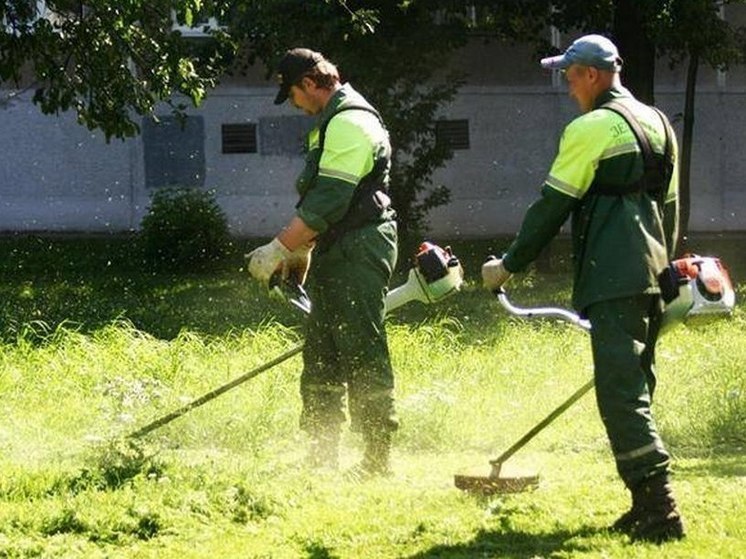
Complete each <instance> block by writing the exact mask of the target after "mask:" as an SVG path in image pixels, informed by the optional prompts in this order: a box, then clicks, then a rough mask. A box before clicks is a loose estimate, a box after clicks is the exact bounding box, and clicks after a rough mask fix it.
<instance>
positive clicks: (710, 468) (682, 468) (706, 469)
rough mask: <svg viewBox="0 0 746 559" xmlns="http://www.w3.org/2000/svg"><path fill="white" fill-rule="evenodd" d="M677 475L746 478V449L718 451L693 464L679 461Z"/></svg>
mask: <svg viewBox="0 0 746 559" xmlns="http://www.w3.org/2000/svg"><path fill="white" fill-rule="evenodd" d="M676 474H677V475H681V476H685V477H746V448H744V447H740V448H731V449H728V450H718V452H717V453H715V454H708V455H707V456H702V457H701V460H696V461H693V462H687V461H679V462H677V463H676Z"/></svg>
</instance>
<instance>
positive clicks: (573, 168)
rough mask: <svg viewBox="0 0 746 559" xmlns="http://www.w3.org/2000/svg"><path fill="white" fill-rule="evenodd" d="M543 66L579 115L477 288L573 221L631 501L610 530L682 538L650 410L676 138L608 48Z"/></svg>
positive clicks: (583, 41) (580, 44) (670, 237)
mask: <svg viewBox="0 0 746 559" xmlns="http://www.w3.org/2000/svg"><path fill="white" fill-rule="evenodd" d="M541 64H542V66H543V67H544V68H551V69H560V70H561V71H562V72H563V73H564V74H565V77H566V79H567V82H568V85H569V93H570V96H571V97H573V98H574V99H575V101H576V102H577V104H578V106H579V107H580V110H581V112H582V115H581V116H579V117H577V118H576V119H575V120H573V121H572V122H570V124H568V125H567V127H566V128H565V130H564V133H563V135H562V138H561V140H560V144H559V151H558V154H557V156H556V158H555V160H554V163H553V164H552V167H551V170H550V171H549V175H548V177H547V179H546V181H545V183H544V185H543V187H542V189H541V197H540V198H539V199H538V200H537V201H536V202H534V203H533V204H532V205H531V206H530V207H529V209H528V210H527V213H526V215H525V216H524V220H523V223H522V225H521V228H520V231H519V233H518V235H517V236H516V238H515V239H514V240H513V242H512V244H511V245H510V246H509V248H508V250H507V252H506V253H505V254H504V255H503V257H502V258H500V259H495V258H492V259H490V260H488V261H487V262H485V264H484V265H483V267H482V277H483V283H484V286H485V287H486V288H487V289H489V290H495V289H497V288H499V287H500V286H501V285H502V284H503V283H504V282H505V281H506V280H507V279H508V278H509V277H510V276H511V274H512V273H515V272H520V271H522V270H523V269H525V268H526V266H527V265H528V264H529V263H530V262H532V261H533V260H534V259H535V258H536V257H537V256H538V254H539V253H540V251H541V250H542V249H543V248H544V247H545V246H546V245H547V244H548V243H549V242H550V240H551V239H552V238H553V237H554V236H555V235H556V234H557V233H558V231H559V229H560V227H561V226H562V225H563V223H564V222H565V221H566V220H567V218H568V217H569V218H571V227H572V243H573V260H574V278H573V279H574V284H573V306H574V307H575V308H576V309H577V310H578V311H579V312H580V313H581V314H582V315H584V316H585V317H587V318H588V319H589V321H590V323H591V346H592V354H593V362H594V378H595V388H596V399H597V403H598V408H599V411H600V415H601V419H602V420H603V423H604V426H605V428H606V431H607V434H608V438H609V441H610V443H611V448H612V451H613V453H614V459H615V461H616V466H617V471H618V472H619V475H620V476H621V478H622V480H623V481H624V483H625V485H626V486H627V488H628V489H629V490H630V492H631V497H632V507H631V509H630V510H629V511H628V512H626V513H625V514H623V515H622V516H621V517H620V518H619V519H618V520H617V521H616V522H615V523H614V524H613V525H612V529H613V530H614V531H621V532H625V533H627V534H629V535H630V536H631V537H632V538H633V539H641V540H650V541H656V542H661V541H664V540H669V539H679V538H681V537H683V535H684V529H683V525H682V521H681V516H680V514H679V511H678V508H677V505H676V502H675V500H674V497H673V495H672V492H671V486H670V483H669V466H670V457H669V454H668V452H667V451H666V449H665V447H664V445H663V442H662V441H661V438H660V436H659V434H658V431H657V429H656V425H655V421H654V419H653V416H652V413H651V409H650V404H651V399H652V396H653V391H654V388H655V374H654V353H655V345H656V341H657V338H658V331H659V326H660V320H661V314H662V302H661V297H660V289H659V287H658V282H657V275H658V274H659V273H660V272H661V271H662V270H663V269H664V268H665V267H666V266H667V264H668V262H669V260H670V259H671V258H672V256H673V255H674V251H675V243H676V236H677V229H678V201H677V192H678V179H677V166H676V157H677V147H676V141H675V135H674V133H673V131H672V129H671V127H670V123H669V122H668V119H667V118H666V117H665V116H664V115H663V114H662V113H660V112H658V111H657V110H655V109H654V108H652V107H649V106H647V105H645V104H643V103H641V102H639V101H637V100H636V99H635V98H634V97H633V96H632V94H631V93H630V92H629V91H628V90H627V89H625V88H624V87H622V84H621V79H620V77H619V71H620V69H621V64H622V60H621V58H620V57H619V54H618V51H617V48H616V47H615V45H614V44H613V43H612V42H611V41H610V40H609V39H607V38H605V37H602V36H600V35H586V36H584V37H581V38H579V39H577V40H576V41H575V42H573V43H572V45H571V46H570V47H569V48H568V49H567V50H566V51H565V52H564V53H563V54H561V55H559V56H555V57H550V58H545V59H543V60H542V61H541ZM615 104H616V110H615V109H614V105H615ZM619 105H621V107H619ZM617 110H620V111H621V112H617ZM631 121H636V123H637V127H638V131H640V132H642V136H643V137H641V138H640V141H638V139H637V138H636V134H635V131H634V129H633V125H634V124H635V123H634V122H631ZM641 142H647V143H648V147H649V148H650V149H649V150H648V157H647V158H646V157H645V150H644V149H643V145H642V143H641ZM651 156H652V157H651ZM646 160H647V161H648V162H649V163H647V164H646ZM645 169H647V170H645Z"/></svg>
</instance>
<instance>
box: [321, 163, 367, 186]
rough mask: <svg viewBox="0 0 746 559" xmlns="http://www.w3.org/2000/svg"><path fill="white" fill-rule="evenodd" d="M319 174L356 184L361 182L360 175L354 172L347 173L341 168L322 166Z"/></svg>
mask: <svg viewBox="0 0 746 559" xmlns="http://www.w3.org/2000/svg"><path fill="white" fill-rule="evenodd" d="M319 176H324V177H330V178H333V179H339V180H342V181H345V182H349V183H352V184H355V185H356V184H357V183H358V182H360V177H358V176H356V175H354V174H352V173H345V172H344V171H340V170H339V169H329V168H328V167H321V168H320V169H319Z"/></svg>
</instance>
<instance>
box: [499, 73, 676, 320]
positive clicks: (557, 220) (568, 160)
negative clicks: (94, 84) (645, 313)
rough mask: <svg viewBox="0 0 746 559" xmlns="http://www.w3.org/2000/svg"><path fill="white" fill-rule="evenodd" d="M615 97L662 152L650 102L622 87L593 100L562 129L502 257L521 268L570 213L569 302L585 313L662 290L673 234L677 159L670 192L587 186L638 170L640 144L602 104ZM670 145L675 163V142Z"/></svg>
mask: <svg viewBox="0 0 746 559" xmlns="http://www.w3.org/2000/svg"><path fill="white" fill-rule="evenodd" d="M611 99H617V100H619V101H620V102H622V103H623V104H625V106H627V107H628V108H629V109H630V110H631V112H632V114H634V115H635V117H636V118H637V120H638V122H640V124H641V126H642V128H643V130H644V132H645V134H646V136H647V137H648V139H649V142H650V144H651V147H652V149H653V151H654V152H656V153H659V154H662V153H663V152H664V149H665V128H664V124H663V122H662V120H661V118H660V116H659V115H658V113H657V112H655V111H654V110H653V109H652V108H651V107H648V106H647V105H644V104H643V103H640V102H639V101H637V100H636V99H635V98H634V97H633V96H632V94H631V93H630V92H629V91H627V90H626V89H624V88H613V89H610V90H608V91H606V92H604V93H603V94H602V95H600V96H599V98H598V99H596V104H595V108H594V109H593V110H591V111H589V112H587V113H585V114H583V115H581V116H579V117H578V118H576V119H575V120H573V121H572V122H571V123H570V124H569V125H567V127H566V128H565V130H564V132H563V135H562V139H561V140H560V145H559V151H558V154H557V156H556V158H555V160H554V163H553V164H552V167H551V170H550V171H549V175H548V177H547V178H546V181H545V182H544V185H543V186H542V190H541V197H540V198H539V200H537V201H536V202H534V203H533V204H532V205H531V207H530V208H529V209H528V211H527V212H526V216H525V217H524V221H523V223H522V225H521V229H520V231H519V233H518V235H517V236H516V238H515V240H514V241H513V243H512V244H511V245H510V247H509V248H508V251H507V252H506V254H505V256H504V265H505V268H506V269H507V270H508V271H510V272H518V271H521V270H523V269H524V268H525V267H526V266H527V265H528V264H529V263H530V262H532V261H533V260H534V259H535V258H536V257H537V256H538V254H539V253H540V252H541V250H542V249H543V248H544V247H545V246H546V245H547V244H548V243H549V242H550V241H551V239H552V238H553V237H554V236H555V235H556V234H557V233H558V232H559V230H560V228H561V227H562V225H563V224H564V223H565V221H566V220H567V219H568V217H570V218H571V228H572V246H573V265H574V282H573V306H574V307H575V308H576V309H577V310H578V311H581V312H582V311H583V310H584V309H586V308H587V307H588V305H591V304H593V303H595V302H598V301H603V300H608V299H614V298H618V297H627V296H633V295H638V294H644V293H659V292H660V289H659V287H658V282H657V275H658V273H659V272H660V271H662V270H663V268H665V267H666V265H667V264H668V262H669V260H670V259H671V258H672V257H673V254H674V250H675V241H676V235H677V233H678V164H677V163H676V164H675V166H674V172H673V175H672V177H671V181H670V183H669V185H668V188H667V190H666V191H665V192H664V193H663V195H662V196H661V197H660V198H659V199H656V198H655V197H654V196H652V195H651V194H650V193H648V192H640V191H637V192H632V193H628V194H623V195H609V194H598V193H596V192H594V190H593V189H592V186H593V185H594V184H595V183H601V184H604V185H629V184H633V183H634V182H636V181H637V180H639V179H640V177H641V176H642V175H643V157H642V151H641V148H640V146H639V145H638V143H637V141H636V139H635V136H634V134H633V132H632V130H631V129H630V127H629V126H628V125H627V123H626V121H625V120H624V119H623V118H622V117H621V116H620V115H618V114H617V113H615V112H613V111H610V110H608V109H603V108H600V107H601V105H603V104H604V103H605V102H607V101H610V100H611ZM671 140H672V143H673V146H672V148H673V154H674V162H677V160H678V147H677V144H676V139H675V137H673V138H671Z"/></svg>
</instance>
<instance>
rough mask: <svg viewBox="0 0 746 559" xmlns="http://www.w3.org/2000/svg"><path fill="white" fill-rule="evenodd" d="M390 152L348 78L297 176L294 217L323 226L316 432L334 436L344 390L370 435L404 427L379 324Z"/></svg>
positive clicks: (313, 363)
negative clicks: (397, 413)
mask: <svg viewBox="0 0 746 559" xmlns="http://www.w3.org/2000/svg"><path fill="white" fill-rule="evenodd" d="M350 107H352V108H350ZM322 143H323V146H322V145H321V144H322ZM390 156H391V147H390V144H389V139H388V133H387V131H386V129H385V128H384V127H383V125H382V123H381V121H380V119H379V117H378V116H377V113H376V112H375V110H374V109H372V107H371V106H370V105H369V104H368V103H367V102H366V101H365V99H364V98H363V97H362V96H361V95H360V94H358V93H357V92H356V91H355V90H354V89H353V88H352V87H351V86H350V85H348V84H346V85H344V86H342V88H341V89H340V90H339V91H337V92H336V93H335V94H334V96H333V97H332V98H331V99H330V101H329V103H328V104H327V106H326V107H325V108H324V110H323V112H322V113H321V115H320V116H319V121H318V126H317V127H316V128H315V129H314V130H312V131H311V133H310V134H309V138H308V155H307V157H306V166H305V168H304V170H303V172H302V173H301V175H300V177H299V179H298V182H297V189H298V192H299V194H300V195H301V200H300V202H299V203H298V206H297V215H298V216H299V217H300V218H301V219H302V220H303V221H304V222H305V223H306V225H308V226H309V227H311V228H312V229H314V230H315V231H317V232H318V233H319V236H318V237H317V243H316V248H315V250H314V253H313V258H312V261H311V268H310V270H309V276H308V291H309V296H310V298H311V301H312V310H311V314H310V316H309V318H308V321H307V326H306V340H305V346H304V348H303V365H304V368H303V373H302V375H301V381H300V389H301V396H302V399H303V412H302V415H301V428H302V429H304V430H305V431H307V432H309V434H311V436H313V437H317V438H325V437H326V438H328V437H330V436H331V437H332V438H333V437H335V436H338V435H337V433H338V432H339V429H340V426H341V424H342V423H343V422H344V421H345V414H344V409H345V406H344V404H345V395H347V397H348V402H347V403H348V407H349V412H350V418H351V422H352V428H353V429H354V430H357V431H361V432H362V433H363V435H364V436H365V437H368V439H370V438H375V437H380V436H383V437H386V436H387V435H390V433H391V432H393V431H394V430H396V428H397V427H398V422H397V420H396V417H395V413H394V399H393V390H394V375H393V371H392V367H391V361H390V358H389V350H388V343H387V339H386V331H385V328H384V322H383V320H384V301H385V297H386V293H387V291H388V284H389V280H390V278H391V274H392V272H393V270H394V267H395V265H396V259H397V233H396V222H395V221H394V218H395V213H394V211H393V209H391V207H390V206H389V204H388V197H387V196H386V195H385V192H386V191H387V189H388V172H389V167H390Z"/></svg>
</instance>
